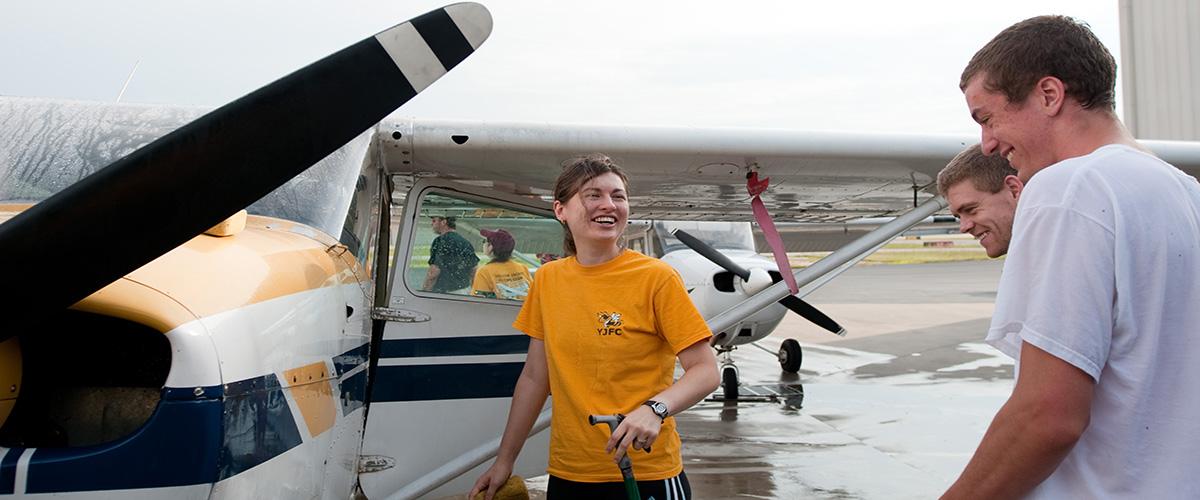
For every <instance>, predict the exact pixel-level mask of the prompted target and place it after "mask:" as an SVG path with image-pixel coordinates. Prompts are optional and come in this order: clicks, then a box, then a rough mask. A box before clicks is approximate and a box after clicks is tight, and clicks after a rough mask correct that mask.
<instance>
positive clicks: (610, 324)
mask: <svg viewBox="0 0 1200 500" xmlns="http://www.w3.org/2000/svg"><path fill="white" fill-rule="evenodd" d="M596 316H597V318H598V319H599V321H600V328H597V329H596V333H598V334H600V335H620V334H621V333H622V332H621V313H619V312H615V311H614V312H611V313H610V312H604V311H601V312H599V313H597V314H596Z"/></svg>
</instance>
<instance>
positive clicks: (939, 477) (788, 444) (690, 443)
mask: <svg viewBox="0 0 1200 500" xmlns="http://www.w3.org/2000/svg"><path fill="white" fill-rule="evenodd" d="M1000 266H1001V263H1000V262H998V261H976V262H961V263H946V264H917V265H903V266H866V267H863V266H860V267H856V268H854V269H852V270H850V271H848V272H847V273H846V274H844V275H843V276H841V277H839V278H838V279H836V280H833V281H832V282H831V283H830V284H829V285H828V286H826V287H825V288H823V289H821V290H819V291H818V292H816V293H814V294H812V295H810V296H809V297H808V298H807V300H808V301H809V302H811V303H812V304H814V305H815V306H817V307H818V308H820V309H821V310H823V311H825V312H826V313H827V314H829V315H830V316H832V317H833V318H834V319H836V320H838V321H839V322H840V323H842V324H843V326H845V327H846V328H847V330H848V331H849V335H848V336H847V338H845V339H841V338H839V337H836V336H833V335H830V334H828V333H826V332H824V331H822V330H819V329H817V328H816V327H812V326H810V325H807V324H806V322H805V321H804V320H803V319H799V318H795V319H793V318H788V319H785V321H784V322H783V323H782V324H781V325H780V328H779V329H777V330H776V331H775V332H774V334H773V335H772V336H771V337H769V338H767V339H765V340H763V341H762V342H760V345H762V346H764V347H766V348H768V349H771V350H776V349H778V347H779V344H780V343H781V342H782V341H783V339H785V338H796V339H797V340H799V341H800V342H801V345H802V347H803V350H804V361H803V364H802V365H801V371H800V373H799V374H797V375H789V374H784V373H783V372H781V371H780V369H779V365H778V363H777V362H776V361H775V359H774V358H772V357H771V356H770V354H768V353H765V352H763V351H761V350H758V349H754V348H752V347H751V348H742V349H739V350H738V351H737V352H735V354H734V358H735V361H736V362H737V366H738V368H739V371H740V373H741V382H742V384H743V385H756V384H760V385H761V384H800V385H801V386H802V387H803V390H804V398H803V402H802V403H800V405H799V407H796V406H795V403H796V401H795V398H793V401H792V404H788V402H787V401H783V400H781V401H779V402H767V403H761V402H759V403H746V402H739V403H737V404H734V403H730V402H723V401H706V402H702V403H700V404H698V405H696V406H695V407H693V408H692V409H690V410H688V411H687V412H685V413H684V414H682V415H680V416H679V417H677V418H678V420H679V427H680V433H681V434H682V436H683V442H684V463H685V467H686V470H687V472H688V477H689V478H690V480H691V483H692V489H693V493H694V496H695V497H696V498H789V499H790V498H831V499H842V498H888V499H892V498H936V497H937V496H938V495H940V494H941V493H942V491H944V489H945V488H946V487H947V486H949V484H950V483H951V482H952V481H953V480H954V479H955V478H956V477H957V476H958V474H959V472H961V471H962V468H963V466H964V465H965V464H966V461H967V460H968V459H969V458H970V455H971V453H972V452H973V451H974V450H975V446H976V445H977V444H978V443H979V439H980V438H981V437H982V436H983V432H984V430H986V428H987V425H988V424H989V423H990V421H991V417H992V415H994V414H995V412H996V410H997V409H999V407H1000V405H1001V404H1003V402H1004V400H1005V398H1007V396H1008V394H1009V392H1010V391H1011V389H1012V377H1013V364H1012V361H1011V360H1009V359H1008V358H1006V357H1004V356H1003V355H1001V354H1000V353H999V352H998V351H996V350H994V349H992V348H991V347H990V346H987V345H986V344H984V343H983V342H982V338H983V336H984V333H985V331H986V329H987V325H988V321H989V319H990V316H991V312H992V301H993V300H994V297H995V290H996V282H997V281H998V279H999V274H1000Z"/></svg>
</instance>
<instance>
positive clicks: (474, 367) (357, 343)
mask: <svg viewBox="0 0 1200 500" xmlns="http://www.w3.org/2000/svg"><path fill="white" fill-rule="evenodd" d="M404 26H407V27H404ZM489 29H490V18H488V17H487V15H486V13H485V12H482V11H481V9H479V8H478V7H477V6H473V5H470V4H456V5H455V6H450V7H447V8H446V9H444V10H439V11H435V12H434V13H431V14H430V15H429V17H423V18H418V19H416V20H414V21H413V22H412V23H406V25H401V27H399V28H397V29H395V30H389V31H387V32H384V33H381V34H380V35H379V36H377V37H372V38H369V39H367V40H365V41H364V42H362V43H360V44H358V45H355V46H353V47H351V48H349V49H347V50H348V51H349V52H345V51H344V52H339V53H338V54H335V55H334V56H331V59H326V60H322V61H320V62H318V63H314V65H313V66H310V67H308V68H305V69H302V70H300V71H298V72H297V73H295V74H293V75H290V76H288V77H285V78H284V79H281V80H280V81H279V82H276V84H272V85H270V86H268V87H264V89H261V90H259V91H256V92H255V93H253V94H251V95H249V96H247V97H244V98H242V99H239V100H238V101H235V102H233V103H231V104H229V105H227V106H225V107H222V108H219V109H217V110H214V111H211V112H207V111H206V110H200V109H194V108H171V107H162V106H142V105H134V104H101V103H85V102H68V101H61V100H47V99H29V98H14V97H3V98H0V220H2V221H3V223H2V224H0V262H4V263H5V265H6V267H5V271H6V272H5V276H6V278H7V283H8V285H7V288H8V292H9V293H7V294H5V295H6V298H5V299H4V301H3V302H2V303H3V304H4V318H5V325H6V327H5V328H4V329H2V330H0V496H8V495H12V496H29V497H34V496H49V495H55V496H61V497H65V498H96V497H117V496H120V497H124V498H161V497H172V498H197V499H198V498H246V497H265V498H291V497H304V498H317V497H319V498H350V497H356V496H365V497H367V498H416V497H421V496H428V497H441V496H446V495H452V494H460V493H462V492H465V491H467V490H468V489H469V487H470V485H471V483H472V482H473V481H474V479H475V477H476V476H477V474H478V473H479V472H480V470H481V468H482V467H486V466H487V460H488V458H489V453H490V452H494V448H495V440H496V439H497V438H498V436H500V434H501V432H502V429H503V426H504V422H505V415H506V414H507V410H508V407H509V404H510V402H511V399H510V398H511V394H512V390H513V386H514V384H515V381H516V377H517V375H518V374H519V373H520V371H521V368H522V365H523V362H524V359H525V353H526V350H527V345H528V339H527V337H526V336H524V335H523V334H521V333H520V332H517V331H515V330H514V329H513V328H512V327H511V324H512V321H513V319H514V318H515V315H516V313H517V311H518V309H519V307H520V305H521V303H520V302H519V301H513V300H503V299H497V298H489V297H481V296H475V295H471V294H466V293H441V292H433V291H429V290H424V289H423V286H422V285H423V282H424V276H425V273H426V271H427V270H428V261H429V251H430V250H429V247H430V243H431V241H432V239H433V238H434V236H435V234H434V232H433V230H432V228H431V225H430V217H431V216H439V217H450V216H453V217H454V218H455V221H456V230H457V231H458V232H459V233H460V234H461V235H463V236H464V237H466V238H467V239H468V241H470V242H471V243H472V244H474V245H475V247H476V248H477V249H482V246H483V245H482V243H483V239H482V237H481V236H480V234H479V230H481V229H496V228H503V229H506V230H507V231H509V232H510V233H511V234H512V235H513V236H514V237H515V240H516V249H515V250H516V251H515V253H514V255H515V258H516V259H517V260H518V261H519V262H523V263H525V264H526V265H527V266H528V267H529V268H530V270H531V272H534V273H536V271H537V268H538V267H539V266H540V265H541V263H542V262H544V261H545V260H547V259H552V258H556V257H558V256H561V254H562V248H561V226H560V225H559V223H558V222H557V221H556V220H555V219H554V217H553V213H552V210H551V204H550V202H549V198H548V196H549V194H550V189H551V188H552V184H553V182H554V179H555V177H556V175H557V173H558V166H559V165H560V164H561V163H562V162H563V161H565V160H567V159H569V158H571V157H573V156H576V155H579V154H586V153H590V152H597V151H599V152H604V153H606V154H608V155H610V156H612V157H613V158H614V159H615V160H616V161H617V162H618V163H619V164H621V165H622V166H623V167H624V168H625V169H626V171H627V172H628V173H629V175H630V179H631V186H630V192H631V194H632V196H631V198H630V203H631V217H632V218H635V219H641V220H654V221H681V222H672V223H669V224H664V225H662V226H661V230H662V231H665V232H667V233H668V234H669V232H670V229H673V228H675V229H677V228H683V229H684V230H685V231H692V232H695V233H696V234H697V235H698V236H699V237H700V238H701V239H704V240H706V241H708V242H709V243H711V244H713V246H716V247H717V248H718V249H725V250H732V252H731V253H730V255H729V258H730V259H732V260H733V261H734V263H735V264H737V265H738V266H740V267H741V268H744V269H745V270H746V271H747V273H748V276H749V278H748V279H742V278H741V277H740V276H737V275H738V273H736V272H734V271H731V270H729V269H727V268H721V267H718V266H717V265H716V264H711V263H709V262H708V261H707V260H704V259H706V258H705V257H702V256H701V254H699V253H696V252H695V251H693V250H684V249H682V247H679V248H678V249H676V248H675V247H674V246H668V243H662V242H659V243H654V242H653V241H652V239H651V238H649V237H646V236H645V235H644V234H643V237H642V239H640V240H639V239H638V237H637V236H636V235H632V236H631V238H630V245H631V246H634V247H635V248H636V246H637V245H641V247H640V248H637V249H639V250H641V251H644V252H647V253H655V254H657V255H660V256H661V257H663V258H664V259H666V260H667V261H668V262H671V263H672V265H674V266H675V267H676V269H678V270H679V271H680V273H681V275H683V277H684V280H685V283H687V286H688V287H689V288H693V292H692V296H693V300H694V301H696V303H697V305H698V306H699V307H700V309H701V311H702V313H703V314H704V315H705V317H706V318H710V320H711V321H710V326H713V328H714V331H716V332H717V336H716V340H715V341H714V345H715V346H716V347H721V346H722V345H724V346H727V347H728V346H732V345H735V344H736V343H738V342H742V341H743V340H745V341H750V340H749V339H759V338H761V337H762V336H765V335H766V334H767V333H769V331H770V330H771V329H773V328H774V327H775V325H776V324H778V322H779V318H780V317H781V316H782V314H784V313H785V312H786V309H785V306H783V305H773V304H774V303H775V302H776V301H777V300H780V299H784V298H785V296H787V292H786V290H785V291H783V292H782V294H781V292H779V291H778V290H779V286H778V285H772V284H771V283H772V282H773V281H775V280H774V279H772V277H771V276H770V272H771V271H775V272H778V271H777V270H776V269H774V268H773V267H772V265H771V263H770V262H767V261H765V260H762V258H761V257H758V256H757V254H753V255H752V253H753V252H752V250H747V249H746V248H744V247H745V246H746V243H745V241H746V240H745V238H746V237H748V236H749V232H748V230H747V232H746V233H745V234H744V235H742V236H740V237H739V240H738V242H737V243H736V245H730V246H728V248H726V245H725V244H724V243H722V242H721V241H719V240H720V237H718V236H716V235H715V234H716V233H711V232H709V233H706V232H705V231H704V230H705V227H704V226H703V225H701V224H692V222H693V221H741V222H746V221H749V220H750V219H751V215H750V213H751V211H750V207H749V205H748V204H747V203H746V202H745V198H746V196H745V194H744V183H745V178H746V174H747V173H748V172H751V171H756V172H758V173H759V174H760V175H763V176H769V177H771V178H772V179H773V180H775V181H776V183H775V184H774V187H773V188H772V189H770V190H768V191H767V192H766V193H763V195H762V199H763V201H764V202H765V204H766V206H767V208H768V209H769V210H770V211H771V213H772V214H774V216H775V217H776V218H777V220H779V221H781V222H783V221H794V222H825V223H831V224H839V223H843V222H846V221H851V220H857V219H860V218H862V217H895V216H900V215H901V214H907V215H903V216H901V217H899V218H898V219H897V223H896V224H886V225H883V226H881V227H880V228H879V229H877V230H875V231H873V232H871V233H868V236H872V237H874V238H875V239H873V240H870V241H865V240H861V241H860V240H856V241H855V242H852V243H850V244H848V245H847V246H846V247H844V248H843V249H842V250H839V251H838V252H835V253H834V254H833V255H831V257H830V259H832V260H830V261H829V263H828V265H821V263H818V265H814V266H812V267H810V268H808V269H806V270H805V271H802V272H801V273H798V275H797V276H798V277H807V278H812V279H807V280H802V281H803V282H804V283H808V284H802V285H801V294H800V295H803V294H804V293H807V292H808V291H811V288H812V286H813V285H819V283H820V282H821V280H822V279H828V278H829V277H831V276H833V275H836V273H837V272H838V270H839V269H842V268H844V266H845V265H847V264H849V263H852V262H853V261H854V259H855V258H860V257H861V256H862V255H865V254H866V253H868V252H869V251H870V250H871V249H872V248H874V247H875V246H877V244H878V243H877V242H878V241H883V240H885V239H887V238H889V237H890V236H894V235H895V234H899V233H900V232H902V231H904V230H905V229H907V227H909V226H911V225H912V224H915V223H917V222H919V221H920V220H922V219H924V218H925V217H926V216H929V215H931V214H933V213H935V212H937V211H938V210H940V208H941V207H942V206H943V205H941V204H939V203H937V201H938V200H937V198H936V197H935V196H934V195H933V194H932V193H930V192H929V190H928V188H929V186H930V184H931V183H932V182H933V179H934V177H935V176H936V173H937V172H938V171H939V170H940V169H941V168H942V166H944V165H945V163H946V162H947V161H948V160H949V159H950V158H952V157H953V156H954V155H955V154H956V153H957V152H958V151H960V150H961V149H962V148H963V147H965V146H966V145H967V144H969V143H971V142H974V139H973V138H969V137H947V136H919V135H867V134H845V133H839V134H833V133H817V132H802V131H778V130H771V131H767V130H746V129H710V130H697V129H693V128H687V129H683V128H679V129H675V128H655V127H625V126H598V125H577V124H576V125H558V124H544V123H543V124H520V123H481V122H450V121H423V120H417V119H410V118H402V117H398V116H396V115H392V114H391V113H392V111H393V110H394V109H396V107H398V106H400V104H402V103H403V102H404V101H406V100H407V98H410V97H411V96H412V94H415V93H416V92H417V91H419V90H421V89H422V88H424V87H425V86H427V85H428V84H430V83H432V81H433V79H435V78H436V77H437V76H438V75H440V74H441V73H444V72H445V71H447V70H448V69H450V68H452V67H453V66H454V65H455V64H458V63H459V62H461V61H462V60H463V58H465V57H466V55H467V54H469V53H470V52H471V50H472V49H473V48H475V47H478V45H479V43H482V41H483V39H484V38H486V36H487V32H488V31H489ZM456 33H457V34H456ZM414 44H418V45H414ZM414 47H415V48H414ZM414 54H418V55H414ZM368 62H369V64H368ZM343 64H349V66H348V67H347V66H341V65H343ZM397 69H399V71H397ZM1146 146H1148V147H1149V148H1151V149H1152V150H1154V151H1156V152H1157V153H1158V154H1160V155H1161V156H1163V157H1164V158H1165V159H1167V160H1168V161H1171V162H1172V163H1174V164H1175V165H1178V166H1180V167H1181V168H1183V169H1185V170H1186V171H1188V172H1189V173H1190V174H1192V175H1196V174H1197V173H1200V144H1196V143H1182V142H1162V141H1159V142H1153V141H1147V142H1146ZM914 197H916V198H917V199H916V201H917V202H918V204H919V208H917V209H914V208H913V206H914ZM910 216H911V218H912V220H911V221H910V220H908V219H906V217H910ZM656 224H657V223H656ZM672 225H673V227H672ZM730 227H733V226H730ZM737 227H743V226H737ZM744 227H748V226H744ZM736 231H740V230H735V231H734V232H736ZM662 241H664V242H665V241H668V240H666V239H663V240H662ZM654 245H658V246H659V247H658V248H652V247H653V246H654ZM670 245H673V244H670ZM733 246H738V247H739V248H741V250H737V249H736V248H733ZM743 252H746V253H743ZM843 254H844V255H843ZM756 259H757V260H756ZM822 262H825V261H822ZM806 273H807V274H806ZM764 276H765V278H764ZM763 311H766V312H765V313H764V312H763ZM756 315H757V316H756ZM743 332H748V334H747V335H742V334H743ZM543 428H544V427H543ZM547 440H548V436H547V433H545V432H540V433H539V432H535V433H534V435H533V436H531V438H530V441H529V442H528V443H527V444H526V445H525V451H524V453H523V454H522V456H521V460H520V461H519V462H518V464H517V469H516V471H515V472H517V473H519V474H523V475H526V476H531V475H538V474H541V473H542V471H543V470H544V467H545V462H546V453H547Z"/></svg>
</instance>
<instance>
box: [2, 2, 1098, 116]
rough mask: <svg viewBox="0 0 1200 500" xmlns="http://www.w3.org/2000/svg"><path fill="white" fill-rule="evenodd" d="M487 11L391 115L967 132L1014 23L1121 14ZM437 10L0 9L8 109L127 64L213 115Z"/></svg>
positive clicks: (173, 100) (933, 6)
mask: <svg viewBox="0 0 1200 500" xmlns="http://www.w3.org/2000/svg"><path fill="white" fill-rule="evenodd" d="M481 3H484V5H486V6H487V7H488V8H489V10H491V12H492V16H493V19H494V23H495V27H494V30H493V32H492V36H491V38H490V39H489V40H488V41H487V43H485V44H484V46H483V47H482V48H481V49H480V50H479V51H478V52H476V53H475V54H474V55H473V56H471V57H470V58H469V59H468V60H467V61H465V62H464V63H463V64H462V65H460V66H459V67H458V68H456V69H455V70H454V71H452V72H451V73H450V74H448V75H446V76H445V77H443V78H442V80H440V81H439V82H437V83H435V84H434V85H433V86H432V87H430V88H429V89H427V90H426V91H425V92H423V93H422V94H420V95H418V96H417V97H416V98H415V99H413V100H412V101H411V102H409V103H408V104H407V105H406V106H405V107H404V108H403V109H402V110H401V111H400V113H401V114H403V115H407V116H415V117H419V118H451V119H469V120H505V121H538V122H562V121H569V122H583V123H629V124H660V125H686V126H701V127H720V126H737V127H769V128H790V129H806V130H848V131H883V132H915V133H976V132H977V128H976V127H975V126H974V124H973V123H972V122H971V120H970V118H969V116H968V115H967V112H966V106H965V104H963V100H962V96H961V93H960V92H959V90H958V76H959V74H960V72H961V71H962V68H963V66H964V65H965V64H966V62H967V60H969V59H970V57H971V55H972V54H974V52H975V51H976V50H978V49H979V47H981V46H982V45H983V44H984V43H986V42H987V40H989V39H990V38H991V37H992V36H994V35H995V34H996V33H997V32H998V31H1000V30H1001V29H1003V28H1004V27H1006V26H1008V25H1010V24H1012V23H1013V22H1016V21H1019V20H1021V19H1025V18H1027V17H1031V16H1034V15H1039V14H1049V13H1054V14H1067V15H1072V16H1075V17H1078V18H1080V19H1083V20H1085V21H1087V22H1088V23H1089V24H1091V25H1092V27H1093V29H1094V30H1095V31H1096V32H1097V34H1098V35H1099V37H1100V39H1101V40H1102V41H1103V42H1104V43H1105V44H1106V45H1108V47H1109V49H1110V50H1112V51H1113V53H1114V55H1115V56H1117V58H1118V61H1119V60H1120V49H1119V43H1120V36H1119V26H1118V20H1117V1H1116V0H1043V1H1037V0H1007V1H1004V2H997V1H990V2H979V1H975V0H936V1H908V2H897V1H887V0H863V1H845V2H830V1H827V0H822V1H809V0H792V1H778V2H776V1H769V2H768V1H747V2H731V1H729V0H722V1H687V2H682V1H680V2H648V1H639V2H627V1H617V0H606V1H602V2H581V1H577V0H561V1H532V0H519V1H518V0H495V1H486V0H485V1H483V2H481ZM440 5H443V3H442V2H436V1H427V0H391V1H382V0H343V1H337V2H334V1H312V0H288V1H286V2H285V1H275V0H270V1H266V0H251V1H246V0H206V1H193V0H186V1H183V0H170V1H164V0H112V1H106V2H96V1H83V0H81V1H66V0H39V1H36V2H8V3H7V5H5V7H4V13H3V15H2V16H0V94H5V95H20V96H42V97H61V98H70V99H85V100H100V101H112V100H114V99H115V98H116V97H117V95H118V93H119V92H120V91H121V87H122V85H123V84H124V82H125V80H126V78H127V77H128V76H129V74H130V72H131V71H132V70H133V69H134V66H135V65H137V71H136V72H135V73H134V75H133V78H132V80H131V82H130V83H129V86H128V89H127V91H126V92H125V95H124V98H123V99H122V100H123V101H125V102H146V103H169V104H194V105H205V106H217V105H220V104H223V103H225V102H226V101H229V100H231V99H234V98H236V97H238V96H240V95H243V94H245V93H247V92H249V91H251V90H253V89H255V88H257V87H259V86H261V85H263V84H266V83H269V82H271V81H273V80H275V79H276V78H279V77H281V76H283V75H285V74H287V73H289V72H291V71H293V70H295V69H297V68H299V67H301V66H303V65H305V64H307V63H310V62H312V61H314V60H316V59H319V58H321V57H323V56H325V55H327V54H329V53H331V52H334V51H336V50H338V49H340V48H342V47H344V46H346V45H349V44H351V43H353V42H355V41H357V40H359V39H362V38H365V37H367V36H370V35H371V34H373V33H375V32H378V31H381V30H383V29H386V28H388V27H389V26H391V25H393V24H396V23H399V22H403V21H405V20H407V19H409V18H411V17H413V16H416V15H419V14H421V13H424V12H426V11H428V10H430V9H433V8H435V7H437V6H440ZM1117 109H1118V110H1120V109H1121V107H1120V104H1119V103H1118V106H1117Z"/></svg>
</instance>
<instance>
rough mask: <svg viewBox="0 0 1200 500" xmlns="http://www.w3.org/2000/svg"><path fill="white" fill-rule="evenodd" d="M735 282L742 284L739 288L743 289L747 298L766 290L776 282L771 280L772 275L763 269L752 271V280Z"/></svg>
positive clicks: (758, 268) (756, 268)
mask: <svg viewBox="0 0 1200 500" xmlns="http://www.w3.org/2000/svg"><path fill="white" fill-rule="evenodd" d="M735 281H737V282H739V283H740V285H739V286H741V287H742V292H743V293H745V294H746V296H747V297H749V296H751V295H754V294H756V293H758V292H761V291H763V290H766V289H767V287H769V286H771V285H773V284H774V283H775V282H774V280H772V279H771V274H770V273H768V272H767V270H766V269H763V268H761V267H755V268H752V269H750V279H748V280H746V281H740V280H735Z"/></svg>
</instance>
